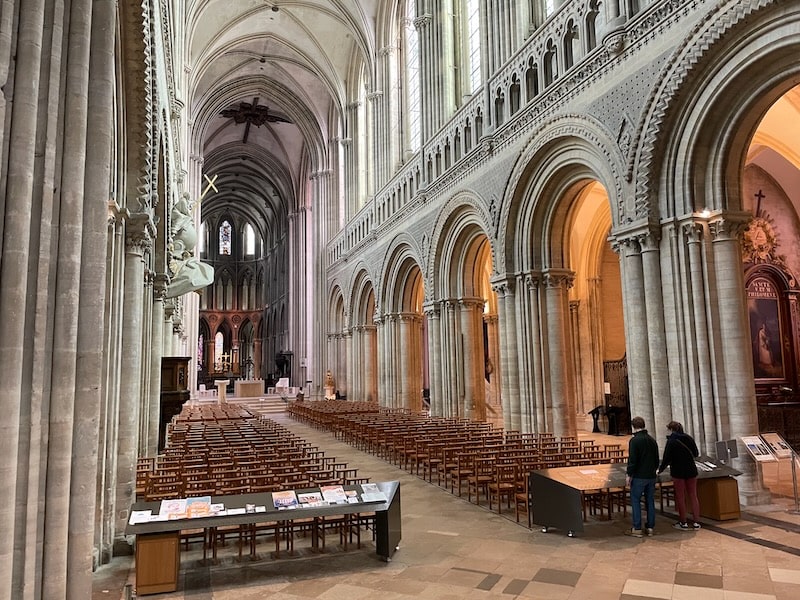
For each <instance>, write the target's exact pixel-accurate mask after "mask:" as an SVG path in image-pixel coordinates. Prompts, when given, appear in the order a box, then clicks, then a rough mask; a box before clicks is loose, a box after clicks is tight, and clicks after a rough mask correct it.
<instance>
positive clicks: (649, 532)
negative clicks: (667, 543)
mask: <svg viewBox="0 0 800 600" xmlns="http://www.w3.org/2000/svg"><path fill="white" fill-rule="evenodd" d="M644 532H645V533H646V534H647V535H655V534H656V531H655V529H653V528H652V527H648V528H647V529H645V530H644Z"/></svg>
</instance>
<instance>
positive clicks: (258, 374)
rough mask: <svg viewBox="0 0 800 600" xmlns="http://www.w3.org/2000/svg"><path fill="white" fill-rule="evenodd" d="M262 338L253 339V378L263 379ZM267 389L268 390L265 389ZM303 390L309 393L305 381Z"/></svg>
mask: <svg viewBox="0 0 800 600" xmlns="http://www.w3.org/2000/svg"><path fill="white" fill-rule="evenodd" d="M261 351H262V350H261V338H254V339H253V379H263V378H264V374H263V373H262V367H261ZM265 391H266V390H265ZM303 391H304V392H305V394H306V395H308V393H309V390H306V389H305V382H303Z"/></svg>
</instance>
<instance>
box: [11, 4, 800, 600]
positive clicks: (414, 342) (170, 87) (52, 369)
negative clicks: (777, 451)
mask: <svg viewBox="0 0 800 600" xmlns="http://www.w3.org/2000/svg"><path fill="white" fill-rule="evenodd" d="M504 16H506V17H508V18H505V17H504ZM332 40H335V43H334V42H332ZM440 56H447V57H449V59H448V60H447V61H442V60H433V59H432V58H433V57H440ZM798 57H800V6H799V5H798V3H797V2H786V1H783V0H757V1H753V2H740V1H739V0H722V1H719V0H693V1H691V2H690V1H688V0H687V1H676V0H640V1H638V2H637V1H626V2H622V1H621V0H610V1H608V2H597V1H595V0H591V1H578V0H563V1H557V2H550V1H545V0H530V1H529V2H513V1H510V0H485V1H482V2H473V1H470V0H452V1H448V2H432V1H428V0H413V1H412V0H367V1H357V0H336V1H331V0H305V1H303V2H292V3H289V2H287V3H281V2H277V3H276V2H263V1H261V0H250V1H247V2H244V1H243V2H230V1H229V0H208V1H205V2H194V1H192V0H175V1H174V2H171V1H167V0H144V1H141V0H119V1H118V2H110V1H98V0H71V1H70V2H56V1H51V0H41V1H39V2H28V1H23V0H7V1H6V2H3V3H2V7H0V85H2V89H3V94H2V97H0V141H2V144H0V155H1V156H2V162H1V163H0V165H2V166H0V215H2V219H0V237H2V250H1V252H2V254H0V327H2V332H0V360H2V364H3V365H4V379H3V407H4V409H5V410H4V418H3V419H2V420H0V495H1V496H0V598H4V597H14V598H87V597H90V586H91V571H92V568H93V567H96V566H97V565H100V564H104V563H106V562H108V561H109V560H110V558H111V557H112V556H113V555H114V554H115V553H120V552H125V551H130V544H129V540H128V539H127V538H126V537H125V534H124V527H125V523H126V522H127V517H128V511H129V509H130V505H131V502H132V500H133V494H134V483H135V466H136V459H137V456H140V455H149V454H154V453H155V452H156V450H157V445H158V439H159V427H160V416H161V415H160V410H161V409H160V404H159V401H160V393H161V386H162V380H161V365H162V359H164V358H170V357H185V358H186V360H187V361H188V362H189V364H190V365H191V368H190V370H189V373H188V376H187V382H188V388H189V390H190V392H194V391H195V390H197V389H198V388H199V386H201V385H205V384H207V383H208V382H210V381H212V380H213V379H214V378H215V377H217V376H218V375H220V374H224V375H226V376H231V377H242V378H249V379H264V380H266V381H270V380H274V379H277V378H279V377H287V378H289V380H290V385H292V386H297V387H299V388H302V389H303V392H304V395H305V397H306V398H307V399H316V398H322V397H323V395H324V394H325V390H324V385H325V379H326V373H327V372H328V371H330V373H331V376H332V378H333V380H334V381H335V388H336V392H337V394H338V395H339V397H342V398H344V399H346V400H375V401H377V402H378V403H379V404H380V405H382V406H386V407H396V408H406V409H410V410H426V411H430V413H431V414H433V415H442V416H459V417H464V418H467V419H474V420H489V421H492V422H495V423H497V424H499V425H501V426H503V427H505V428H507V429H514V430H520V431H524V432H532V431H551V432H553V433H555V434H558V435H565V434H574V433H576V432H577V431H580V430H587V429H591V426H592V420H591V418H590V417H589V416H588V414H587V413H588V412H589V411H590V410H592V409H594V408H595V407H597V406H604V407H606V408H608V409H610V410H611V411H612V412H614V413H615V414H616V415H618V419H616V420H615V422H616V423H617V425H620V426H622V427H623V428H624V426H625V421H626V417H628V416H629V415H631V414H637V415H641V416H643V417H644V419H645V421H646V422H647V423H648V425H652V426H653V427H661V426H662V424H664V423H666V422H668V421H670V420H672V419H676V420H679V421H681V422H683V423H684V425H685V427H686V429H687V430H688V431H689V432H691V433H692V434H693V435H694V436H695V438H696V439H697V441H698V445H699V446H700V447H701V449H702V450H703V451H704V452H706V453H709V454H713V453H714V444H715V442H716V441H718V440H728V439H737V438H740V437H741V436H745V435H750V434H754V433H757V432H759V431H778V432H780V433H781V434H783V435H784V436H785V437H786V438H787V440H789V441H790V442H791V443H793V444H794V445H795V447H797V445H798V444H800V306H799V305H798V295H800V287H798V281H797V277H798V275H800V58H798ZM54 74H55V75H54ZM736 467H737V468H739V469H740V470H741V471H742V472H743V475H742V476H741V477H740V478H739V480H738V482H739V489H740V494H741V501H742V503H744V504H756V503H760V502H764V501H766V500H767V498H768V494H767V493H766V491H765V490H764V487H763V484H762V481H761V478H760V476H759V473H758V471H757V469H756V468H755V465H754V463H753V462H752V460H751V459H750V458H749V457H747V456H743V457H741V458H739V459H737V461H736ZM53 515H57V517H56V518H52V516H53Z"/></svg>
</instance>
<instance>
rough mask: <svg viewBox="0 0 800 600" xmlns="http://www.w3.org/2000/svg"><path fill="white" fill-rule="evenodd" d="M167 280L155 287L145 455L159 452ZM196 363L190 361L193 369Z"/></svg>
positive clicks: (160, 279)
mask: <svg viewBox="0 0 800 600" xmlns="http://www.w3.org/2000/svg"><path fill="white" fill-rule="evenodd" d="M166 292H167V288H166V281H165V280H164V279H163V277H161V278H157V279H156V282H155V286H154V288H153V301H152V302H153V303H152V312H153V329H152V332H151V336H150V340H151V342H152V343H151V344H150V391H149V394H148V395H149V396H150V415H149V417H150V424H149V426H148V435H147V448H146V450H145V453H144V456H155V455H156V454H157V453H158V433H159V431H158V430H159V429H160V425H161V358H162V357H163V356H164V345H163V339H164V333H163V328H164V301H165V299H166ZM193 366H194V365H192V364H191V361H190V363H189V368H190V369H191V368H192V367H193Z"/></svg>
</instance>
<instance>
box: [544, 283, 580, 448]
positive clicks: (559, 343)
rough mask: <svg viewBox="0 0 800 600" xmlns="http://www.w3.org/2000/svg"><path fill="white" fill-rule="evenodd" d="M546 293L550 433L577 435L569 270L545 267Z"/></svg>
mask: <svg viewBox="0 0 800 600" xmlns="http://www.w3.org/2000/svg"><path fill="white" fill-rule="evenodd" d="M544 277H545V284H546V286H547V287H546V294H547V342H548V353H547V359H548V367H549V381H550V406H551V407H552V411H553V415H552V423H553V433H554V434H555V435H558V436H565V435H577V428H576V425H575V379H574V375H573V374H572V372H571V365H572V357H571V351H570V345H569V343H570V339H571V336H570V335H569V332H568V329H569V303H568V295H567V290H568V289H569V288H570V287H571V286H572V282H573V278H574V274H573V273H572V271H565V270H561V269H548V270H547V271H546V272H545V273H544Z"/></svg>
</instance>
